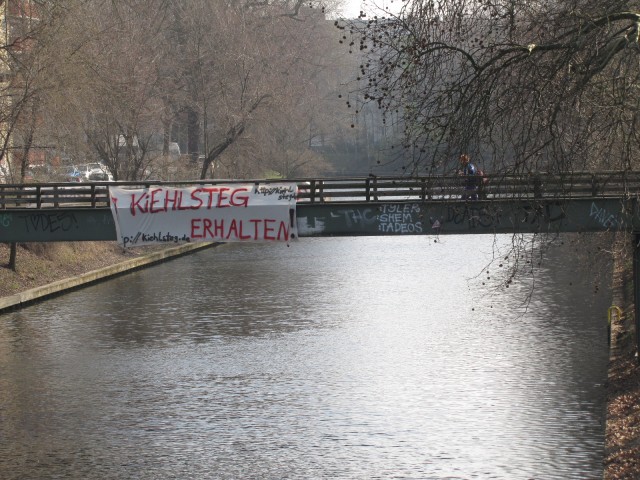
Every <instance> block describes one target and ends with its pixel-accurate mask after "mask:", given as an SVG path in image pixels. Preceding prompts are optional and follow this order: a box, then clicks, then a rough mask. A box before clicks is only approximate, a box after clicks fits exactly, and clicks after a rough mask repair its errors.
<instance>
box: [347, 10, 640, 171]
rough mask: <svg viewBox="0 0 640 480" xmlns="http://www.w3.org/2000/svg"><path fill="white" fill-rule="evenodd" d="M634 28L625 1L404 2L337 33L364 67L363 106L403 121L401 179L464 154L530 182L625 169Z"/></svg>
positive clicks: (632, 121) (631, 139)
mask: <svg viewBox="0 0 640 480" xmlns="http://www.w3.org/2000/svg"><path fill="white" fill-rule="evenodd" d="M639 20H640V14H638V13H637V4H636V3H635V2H628V1H610V2H601V1H597V0H558V1H554V2H544V1H531V0H477V1H468V0H442V1H439V2H431V1H429V0H414V1H412V2H410V3H408V4H406V5H405V6H404V8H403V9H402V11H401V13H400V14H399V15H397V16H393V15H391V16H387V17H386V18H385V17H382V16H381V17H378V18H367V17H365V18H363V19H360V20H359V21H356V22H350V23H349V24H346V25H344V24H342V25H339V26H340V28H342V29H344V31H345V32H347V33H348V35H350V36H351V37H350V38H352V39H353V42H354V43H355V44H356V48H358V49H359V51H360V52H366V53H367V55H368V65H369V66H368V68H366V69H363V72H362V73H363V76H364V77H366V87H365V91H364V96H365V98H366V99H367V100H368V101H370V102H373V103H375V104H377V105H378V106H379V107H380V108H381V109H383V110H384V111H385V112H386V113H387V114H390V113H393V112H401V114H402V117H401V119H402V120H401V121H402V127H403V129H404V132H405V140H404V145H403V147H404V148H405V149H415V150H417V151H418V152H420V155H419V156H418V157H416V158H415V162H413V164H412V165H411V168H410V170H411V171H414V172H416V171H425V170H429V171H447V169H448V168H449V167H450V165H449V164H448V163H447V161H448V160H449V159H450V158H453V157H456V158H457V155H458V154H459V153H460V152H463V151H467V152H470V153H472V154H473V155H475V156H476V157H480V158H483V159H484V161H485V162H486V163H487V164H490V165H491V169H492V170H494V171H500V170H502V171H505V170H507V171H513V172H530V171H538V170H541V171H567V170H581V169H592V168H612V169H613V168H616V169H629V168H632V167H633V166H634V159H635V158H636V157H637V153H638V144H639V138H638V135H637V128H636V125H637V122H638V95H637V94H636V93H637V92H636V88H637V87H636V86H637V84H638V79H639V78H638V76H639V74H640V69H639V67H638V53H639V45H638V38H639V31H638V22H639Z"/></svg>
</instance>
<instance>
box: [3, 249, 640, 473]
mask: <svg viewBox="0 0 640 480" xmlns="http://www.w3.org/2000/svg"><path fill="white" fill-rule="evenodd" d="M196 245H197V246H196ZM196 245H187V246H180V247H174V248H173V249H167V248H158V247H153V248H148V247H147V248H141V249H131V250H127V251H123V250H122V249H121V248H120V247H118V246H117V245H116V244H115V242H78V243H59V244H58V243H56V244H29V245H28V246H25V247H20V248H19V251H18V260H17V267H18V268H17V272H12V271H11V270H9V269H8V268H6V265H7V263H8V259H9V248H8V246H7V245H4V244H0V311H1V306H2V304H3V302H4V304H5V305H9V304H12V302H13V304H12V305H10V306H9V307H7V308H16V307H19V306H20V305H21V304H22V302H23V300H24V299H25V295H26V298H27V299H30V300H28V301H34V300H36V299H37V298H38V296H39V295H54V294H57V293H61V292H64V291H66V289H68V288H79V287H81V286H83V285H84V284H86V283H93V282H96V281H99V280H101V279H105V278H108V277H109V276H113V275H120V274H122V273H124V272H128V271H130V270H131V269H138V268H143V267H145V266H149V265H153V264H154V263H158V262H160V261H165V260H167V259H169V258H173V257H174V256H176V255H184V254H187V253H190V252H191V251H192V249H193V248H198V249H199V248H208V247H210V245H203V244H196ZM630 248H631V245H626V246H625V249H626V250H627V251H629V250H630ZM625 249H623V248H616V251H622V250H625ZM631 258H632V257H631V255H629V254H627V255H626V256H623V257H621V258H620V259H619V260H618V261H617V262H616V265H615V267H614V279H613V304H615V305H618V306H620V307H621V308H623V312H624V315H623V316H622V317H621V318H620V319H616V321H614V322H613V324H612V344H611V356H610V363H609V374H608V382H607V425H606V437H605V443H606V446H605V459H604V468H605V471H604V478H605V479H606V480H613V479H634V478H635V479H640V367H639V366H638V362H637V359H636V358H635V333H634V330H633V326H634V318H635V317H634V310H633V284H632V279H633V278H632V264H631V260H630V259H631ZM16 302H17V303H16ZM0 318H1V317H0Z"/></svg>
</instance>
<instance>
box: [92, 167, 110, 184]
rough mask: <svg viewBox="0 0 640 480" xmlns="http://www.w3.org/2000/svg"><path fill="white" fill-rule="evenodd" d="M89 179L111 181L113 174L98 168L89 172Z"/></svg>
mask: <svg viewBox="0 0 640 480" xmlns="http://www.w3.org/2000/svg"><path fill="white" fill-rule="evenodd" d="M89 181H91V182H113V175H111V174H110V173H108V172H106V171H104V170H100V171H93V172H91V173H90V174H89Z"/></svg>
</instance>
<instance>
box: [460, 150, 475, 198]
mask: <svg viewBox="0 0 640 480" xmlns="http://www.w3.org/2000/svg"><path fill="white" fill-rule="evenodd" d="M460 166H461V168H460V170H458V175H464V176H465V177H469V178H467V181H466V182H465V185H464V190H465V191H464V193H463V194H462V198H463V199H464V200H466V199H467V198H468V199H470V200H477V199H478V180H479V179H478V168H477V167H476V166H475V165H474V164H473V163H471V158H470V157H469V155H468V154H466V153H463V154H462V155H460Z"/></svg>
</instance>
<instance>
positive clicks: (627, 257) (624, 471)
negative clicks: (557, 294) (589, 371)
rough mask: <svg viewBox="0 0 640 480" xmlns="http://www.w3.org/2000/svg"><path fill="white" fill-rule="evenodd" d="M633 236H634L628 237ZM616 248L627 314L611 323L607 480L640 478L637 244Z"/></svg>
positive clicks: (618, 291)
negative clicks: (636, 289)
mask: <svg viewBox="0 0 640 480" xmlns="http://www.w3.org/2000/svg"><path fill="white" fill-rule="evenodd" d="M628 237H630V236H628ZM625 241H626V243H625V244H624V245H621V246H620V247H619V248H616V250H617V251H618V252H623V254H622V255H619V256H618V258H617V259H616V262H615V265H614V278H613V284H612V289H613V302H612V303H613V304H614V305H617V306H619V307H621V308H622V311H623V315H622V317H620V318H616V319H614V321H613V322H612V324H611V353H610V358H609V374H608V379H607V424H606V433H605V458H604V477H603V478H604V479H605V480H613V479H640V366H639V365H638V358H637V356H636V355H637V354H636V338H635V310H634V302H633V263H632V262H633V260H632V259H633V255H632V251H633V245H632V244H631V241H630V238H629V239H625Z"/></svg>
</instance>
